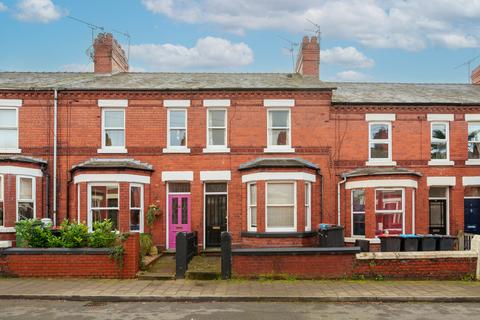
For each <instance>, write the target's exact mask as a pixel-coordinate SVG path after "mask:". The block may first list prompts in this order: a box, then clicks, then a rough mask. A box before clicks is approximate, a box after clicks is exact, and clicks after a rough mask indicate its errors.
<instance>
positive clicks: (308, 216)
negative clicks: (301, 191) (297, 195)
mask: <svg viewBox="0 0 480 320" xmlns="http://www.w3.org/2000/svg"><path fill="white" fill-rule="evenodd" d="M310 230H312V184H311V183H310V182H306V183H305V231H310Z"/></svg>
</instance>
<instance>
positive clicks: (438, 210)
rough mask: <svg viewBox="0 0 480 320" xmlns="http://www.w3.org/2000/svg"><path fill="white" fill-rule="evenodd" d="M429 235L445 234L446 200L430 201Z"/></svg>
mask: <svg viewBox="0 0 480 320" xmlns="http://www.w3.org/2000/svg"><path fill="white" fill-rule="evenodd" d="M429 233H430V234H443V235H445V234H447V200H432V199H430V229H429Z"/></svg>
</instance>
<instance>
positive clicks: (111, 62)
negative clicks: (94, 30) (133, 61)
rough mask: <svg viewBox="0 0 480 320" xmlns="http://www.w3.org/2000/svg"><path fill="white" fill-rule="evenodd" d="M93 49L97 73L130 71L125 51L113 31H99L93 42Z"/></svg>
mask: <svg viewBox="0 0 480 320" xmlns="http://www.w3.org/2000/svg"><path fill="white" fill-rule="evenodd" d="M93 50H94V53H93V63H94V69H95V70H94V71H95V73H100V74H107V73H109V74H112V73H119V72H128V61H127V58H126V56H125V51H124V50H123V49H122V47H121V46H120V44H119V43H118V42H117V40H115V38H114V37H113V35H112V34H111V33H99V34H98V36H97V38H96V39H95V42H94V43H93Z"/></svg>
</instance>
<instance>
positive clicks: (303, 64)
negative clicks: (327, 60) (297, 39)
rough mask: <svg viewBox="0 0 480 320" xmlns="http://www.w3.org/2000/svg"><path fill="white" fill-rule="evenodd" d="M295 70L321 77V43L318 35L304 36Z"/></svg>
mask: <svg viewBox="0 0 480 320" xmlns="http://www.w3.org/2000/svg"><path fill="white" fill-rule="evenodd" d="M295 71H296V72H297V73H299V74H301V75H302V76H304V77H314V78H316V79H318V78H319V77H320V44H319V43H318V40H317V37H311V38H310V39H309V38H308V37H307V36H305V37H303V41H302V44H301V46H300V50H299V52H298V56H297V66H296V68H295Z"/></svg>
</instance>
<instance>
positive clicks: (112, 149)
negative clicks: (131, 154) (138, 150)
mask: <svg viewBox="0 0 480 320" xmlns="http://www.w3.org/2000/svg"><path fill="white" fill-rule="evenodd" d="M106 112H123V127H108V128H107V127H106V124H105V122H106V116H105V113H106ZM126 118H127V112H126V110H125V108H109V107H102V148H101V149H98V153H127V149H126V140H127V128H126ZM107 130H118V131H120V130H123V146H107V145H106V141H105V140H106V137H105V136H106V131H107Z"/></svg>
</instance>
